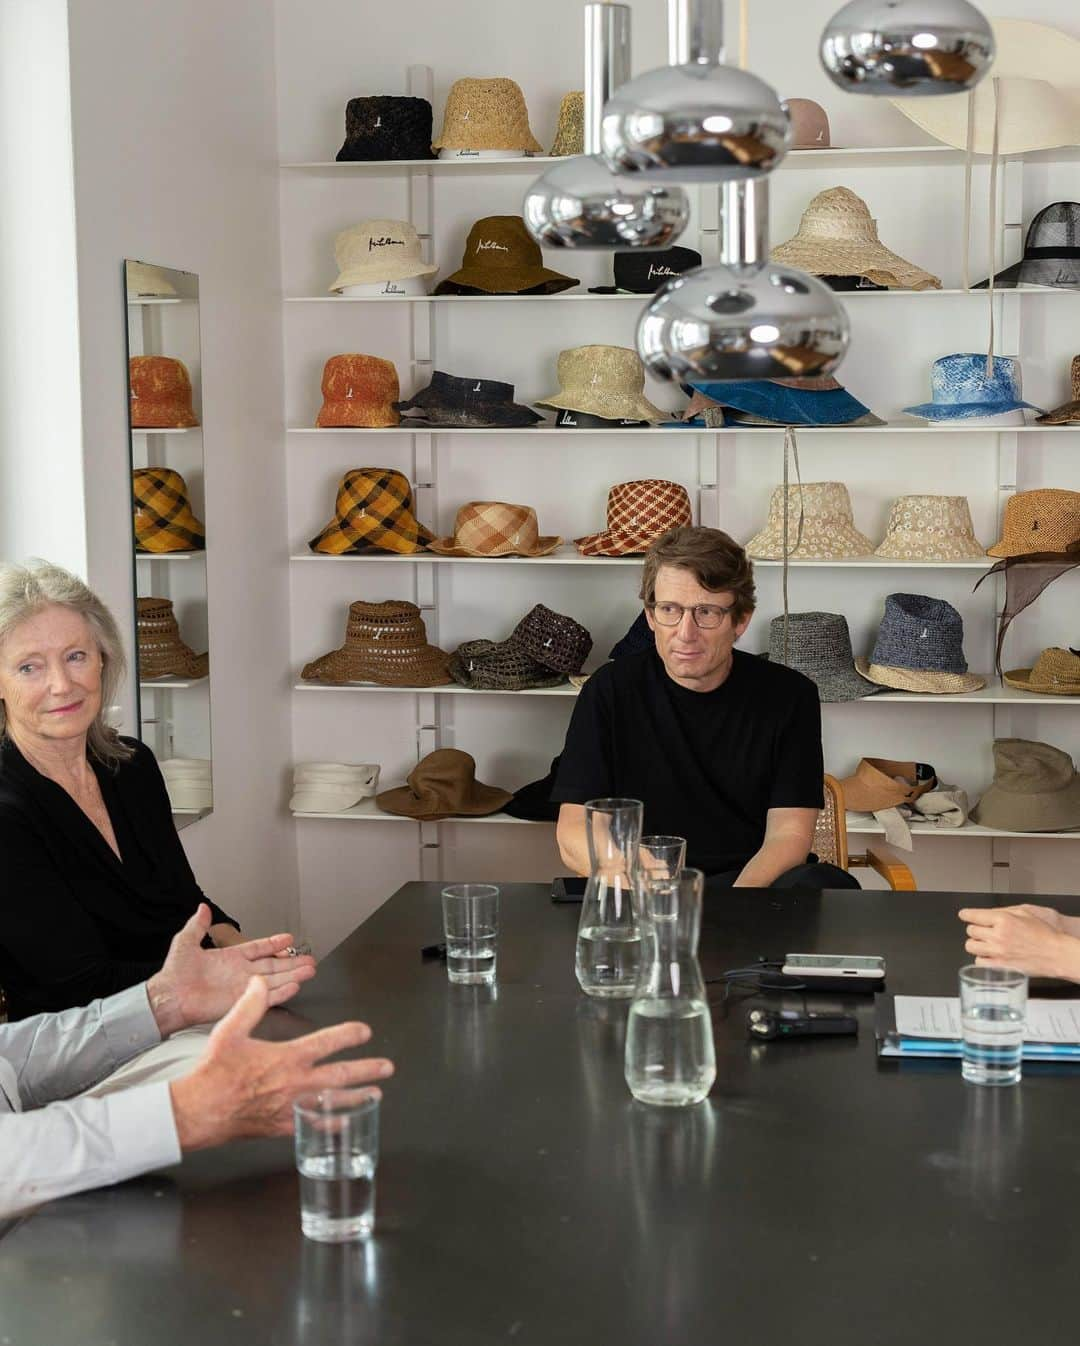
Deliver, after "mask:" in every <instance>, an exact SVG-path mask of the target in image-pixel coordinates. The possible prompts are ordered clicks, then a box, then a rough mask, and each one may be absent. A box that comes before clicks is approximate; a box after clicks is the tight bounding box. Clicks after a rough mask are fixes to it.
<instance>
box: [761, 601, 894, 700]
mask: <svg viewBox="0 0 1080 1346" xmlns="http://www.w3.org/2000/svg"><path fill="white" fill-rule="evenodd" d="M765 657H766V658H767V659H768V660H769V662H770V663H774V664H785V665H786V666H787V667H788V668H794V669H795V670H796V671H797V672H799V673H802V674H804V675H805V676H806V677H808V678H809V679H810V680H811V682H813V683H814V685H815V686H816V687H817V689H818V696H819V697H820V698H821V700H822V701H858V700H860V699H861V698H862V697H864V696H873V695H874V694H875V693H876V691H877V688H876V687H869V686H867V684H866V682H865V681H864V680H863V679H862V678H860V677H859V675H858V674H857V673H856V672H855V657H854V655H853V654H852V650H851V633H850V632H849V631H848V624H847V618H846V617H842V616H841V615H840V614H839V613H838V612H790V613H788V617H787V658H786V659H785V658H784V618H783V617H774V618H773V619H772V621H771V622H770V623H769V652H768V654H767V655H766V656H765Z"/></svg>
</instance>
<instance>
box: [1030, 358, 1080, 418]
mask: <svg viewBox="0 0 1080 1346" xmlns="http://www.w3.org/2000/svg"><path fill="white" fill-rule="evenodd" d="M1069 373H1070V381H1071V383H1072V401H1071V402H1066V403H1064V404H1063V405H1062V406H1060V407H1055V408H1054V409H1053V411H1046V412H1044V413H1043V414H1042V415H1041V416H1036V417H1035V419H1036V420H1037V421H1038V422H1039V423H1040V424H1041V425H1075V424H1076V423H1077V422H1078V421H1080V355H1074V356H1073V360H1072V367H1071V369H1070V371H1069Z"/></svg>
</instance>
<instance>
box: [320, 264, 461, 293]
mask: <svg viewBox="0 0 1080 1346" xmlns="http://www.w3.org/2000/svg"><path fill="white" fill-rule="evenodd" d="M438 269H439V268H438V265H437V264H436V263H428V262H422V261H419V260H413V261H407V260H406V259H405V258H404V257H402V258H401V259H400V260H399V261H396V262H386V263H383V264H379V263H377V262H373V263H372V264H371V266H354V267H353V268H352V269H351V270H350V271H342V272H341V273H340V275H339V276H338V278H337V280H335V281H334V283H333V285H331V286H330V290H329V293H330V294H336V293H337V291H338V290H343V289H344V288H345V286H346V285H377V284H378V283H379V282H381V281H384V280H412V279H413V278H414V277H416V276H433V275H434V274H435V272H436V271H438Z"/></svg>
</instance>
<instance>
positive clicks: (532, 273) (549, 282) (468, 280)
mask: <svg viewBox="0 0 1080 1346" xmlns="http://www.w3.org/2000/svg"><path fill="white" fill-rule="evenodd" d="M580 283H581V282H580V281H578V280H577V279H576V277H574V276H564V275H563V274H562V273H561V272H559V271H552V270H551V269H550V268H549V267H546V266H524V267H518V268H514V267H506V268H505V269H503V268H501V267H471V266H466V267H462V269H461V270H460V271H455V272H454V273H453V274H452V275H449V276H447V277H446V279H445V280H441V281H439V283H438V285H436V287H435V293H436V294H453V293H454V292H455V289H456V288H457V287H460V288H461V289H465V290H480V291H482V292H483V293H484V294H521V293H522V292H523V291H525V290H538V289H540V288H541V287H543V293H545V294H559V293H560V291H562V290H570V289H572V288H573V287H574V286H575V285H579V284H580Z"/></svg>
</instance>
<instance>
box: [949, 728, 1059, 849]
mask: <svg viewBox="0 0 1080 1346" xmlns="http://www.w3.org/2000/svg"><path fill="white" fill-rule="evenodd" d="M971 821H972V822H975V823H979V824H980V826H982V827H998V828H1001V829H1002V830H1003V831H1006V832H1068V831H1072V829H1073V828H1074V827H1080V775H1077V773H1076V768H1075V767H1074V766H1073V761H1072V758H1071V757H1070V756H1069V754H1068V753H1067V752H1063V751H1062V750H1061V749H1060V748H1055V747H1054V746H1053V745H1052V744H1050V743H1038V742H1033V741H1032V740H1030V739H1024V738H998V739H995V740H994V779H993V782H992V784H991V785H990V787H989V789H988V790H987V791H986V793H985V794H984V795H983V797H982V798H981V799H980V800H979V802H978V804H977V805H976V806H975V808H974V809H972V812H971Z"/></svg>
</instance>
